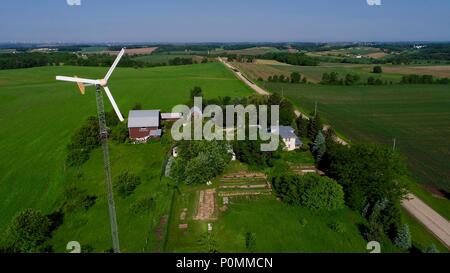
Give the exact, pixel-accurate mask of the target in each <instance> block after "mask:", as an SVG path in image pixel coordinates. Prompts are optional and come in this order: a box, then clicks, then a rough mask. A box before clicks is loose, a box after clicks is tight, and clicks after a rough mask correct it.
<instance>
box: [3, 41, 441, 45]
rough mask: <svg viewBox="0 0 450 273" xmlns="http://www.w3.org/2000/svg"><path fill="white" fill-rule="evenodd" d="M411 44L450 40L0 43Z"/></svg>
mask: <svg viewBox="0 0 450 273" xmlns="http://www.w3.org/2000/svg"><path fill="white" fill-rule="evenodd" d="M395 43H399V44H411V43H424V44H435V43H450V40H434V41H433V40H429V41H414V40H404V41H255V42H249V41H221V42H217V41H211V42H201V41H199V42H195V41H192V42H164V41H162V42H129V41H117V42H110V41H106V42H57V41H43V42H41V41H30V42H19V41H18V42H1V41H0V45H46V44H47V45H164V44H171V45H177V44H178V45H196V44H395Z"/></svg>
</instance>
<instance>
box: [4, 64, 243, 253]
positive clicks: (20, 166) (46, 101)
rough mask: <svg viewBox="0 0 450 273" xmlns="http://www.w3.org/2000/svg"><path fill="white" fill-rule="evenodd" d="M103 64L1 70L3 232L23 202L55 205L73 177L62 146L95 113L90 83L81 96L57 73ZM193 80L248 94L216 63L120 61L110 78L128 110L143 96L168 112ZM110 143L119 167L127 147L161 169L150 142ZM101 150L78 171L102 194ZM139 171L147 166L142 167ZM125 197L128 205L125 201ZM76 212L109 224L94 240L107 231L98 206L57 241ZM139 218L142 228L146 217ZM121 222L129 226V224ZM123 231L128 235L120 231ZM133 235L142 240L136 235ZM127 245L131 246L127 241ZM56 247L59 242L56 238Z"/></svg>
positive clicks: (93, 73)
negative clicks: (135, 64)
mask: <svg viewBox="0 0 450 273" xmlns="http://www.w3.org/2000/svg"><path fill="white" fill-rule="evenodd" d="M106 71H107V68H93V67H41V68H32V69H20V70H4V71H0V115H1V118H0V124H1V125H2V126H1V129H0V137H1V139H2V143H1V144H0V154H1V157H0V173H1V176H0V200H2V206H1V207H0V215H1V216H2V217H1V218H0V232H3V231H4V229H5V227H6V226H7V224H8V223H9V221H10V220H11V218H12V217H13V216H14V215H15V214H16V213H17V212H18V211H20V210H22V209H24V208H29V207H31V208H36V209H39V210H42V211H43V212H45V213H50V212H52V211H53V210H54V209H55V208H56V206H57V204H58V201H59V198H60V197H61V193H62V191H63V189H64V186H65V185H67V184H68V183H69V182H70V180H71V178H70V170H68V169H67V168H66V167H65V164H64V162H65V157H66V146H67V144H68V143H69V141H70V138H71V136H72V134H73V132H74V131H75V130H76V129H77V128H78V127H80V126H81V125H82V124H83V122H84V121H85V120H86V118H87V117H88V116H92V115H96V106H95V95H94V90H93V89H92V87H91V88H88V89H87V94H86V95H85V96H81V95H80V94H79V91H78V89H77V86H76V85H75V84H70V83H63V82H56V81H55V76H56V75H68V76H71V75H77V76H79V77H88V78H101V77H103V76H104V75H105V74H106ZM197 85H198V86H201V87H202V88H203V91H204V94H205V97H207V98H215V97H217V96H226V95H228V96H246V95H248V94H250V93H251V91H250V90H249V89H248V88H247V87H246V86H245V85H244V84H243V83H241V82H240V81H238V80H236V78H235V77H234V76H233V74H232V73H231V72H230V71H228V70H227V69H225V68H224V67H223V66H222V65H221V64H219V63H210V64H204V65H189V66H183V67H158V68H149V69H133V68H118V69H117V70H116V72H115V73H114V74H113V76H112V78H111V82H110V88H111V90H112V92H113V94H114V96H115V99H116V101H117V103H118V105H119V107H120V109H121V111H122V113H123V114H125V115H127V114H128V110H130V109H131V107H132V106H133V105H134V104H135V103H141V104H142V106H143V107H144V108H146V109H161V110H164V111H170V110H171V109H172V106H174V105H175V104H179V103H185V102H186V101H187V100H188V99H189V90H190V89H191V88H192V87H193V86H197ZM105 105H106V107H107V110H111V107H110V105H109V103H108V102H107V100H106V98H105ZM112 148H113V149H112V155H113V157H115V158H118V159H117V160H118V162H117V163H116V166H117V169H120V168H122V166H127V164H129V162H132V161H129V158H132V157H130V154H132V153H135V156H136V160H137V162H144V161H145V159H148V164H153V163H154V164H155V166H156V165H158V167H157V169H158V171H159V170H160V167H159V166H160V163H158V162H155V161H154V160H153V159H152V153H153V150H152V149H150V150H145V151H143V152H142V153H143V154H139V153H137V152H136V151H135V150H134V149H136V148H134V147H112ZM142 149H147V147H143V148H142ZM160 149H162V148H156V147H155V151H154V152H155V153H156V154H158V155H160V154H161V153H162V151H161V150H160ZM98 153H99V151H98V150H97V151H95V152H94V154H93V158H95V159H96V160H94V161H89V162H88V163H87V165H86V166H83V172H85V173H86V175H89V176H90V177H92V178H90V179H89V181H93V183H95V186H94V185H92V187H93V188H92V190H95V191H96V192H98V193H99V194H100V193H101V187H102V183H103V182H102V181H103V180H102V175H103V170H102V168H101V164H100V163H101V161H100V160H101V157H100V156H99V154H98ZM115 153H117V154H115ZM119 159H120V160H119ZM158 160H159V159H158ZM161 160H162V159H161ZM119 161H120V162H119ZM152 162H153V163H152ZM99 164H100V165H99ZM91 168H92V169H91ZM137 171H139V172H144V171H143V170H141V169H139V170H137ZM114 175H117V172H116V171H115V170H113V176H114ZM86 183H87V182H86ZM89 183H90V182H89ZM154 183H155V180H154V179H153V178H149V179H147V180H146V182H145V183H143V185H141V186H140V187H141V188H140V189H139V190H140V191H145V188H146V186H145V185H149V186H148V188H149V192H150V191H151V189H152V187H153V186H154V187H155V189H157V188H158V187H156V186H155V185H153V184H154ZM152 185H153V186H152ZM85 186H87V185H85ZM124 203H125V206H128V204H127V203H126V202H124ZM119 205H120V202H119ZM101 207H102V200H100V199H99V200H98V205H96V206H95V207H93V208H92V210H93V211H98V213H99V215H100V213H103V214H104V215H103V216H104V217H107V210H106V208H104V209H102V208H101ZM119 213H122V212H119ZM119 217H120V216H119ZM81 218H83V219H84V218H87V219H88V224H86V227H84V230H87V229H89V227H92V226H93V225H94V222H95V221H98V223H101V225H102V226H101V227H99V229H100V228H102V229H105V230H106V232H105V234H104V235H103V234H102V235H99V239H98V240H103V239H106V238H109V237H108V236H109V234H110V232H109V226H108V225H105V226H103V224H105V223H107V222H105V223H103V222H101V221H103V220H105V219H106V218H105V219H97V217H96V213H95V212H93V214H92V215H91V214H89V215H86V216H83V217H79V218H77V217H76V216H74V218H73V219H72V218H71V219H69V220H68V222H67V223H68V225H69V226H64V227H63V228H62V230H61V234H58V235H57V236H56V238H55V242H58V244H59V243H63V241H64V240H66V239H67V240H75V239H76V238H66V236H64V234H67V237H70V236H71V235H73V234H76V233H77V232H80V231H78V230H76V229H75V227H74V229H72V228H70V225H72V223H73V225H75V226H76V223H78V224H79V223H82V222H83V221H84V220H83V221H82V219H81ZM80 219H81V220H80ZM106 220H107V219H106ZM127 220H129V219H127V218H126V217H122V218H120V219H119V225H122V224H121V223H123V222H122V221H127ZM147 220H148V219H147ZM147 220H145V221H147ZM89 221H94V222H92V223H91V222H89ZM136 221H138V220H136ZM130 222H132V221H131V220H130ZM141 224H142V225H141V227H142V226H143V223H141ZM83 225H84V224H83ZM121 228H122V230H126V229H127V227H121ZM81 231H83V229H81ZM78 234H80V233H78ZM86 234H88V233H86ZM124 234H126V232H125V231H124ZM86 236H87V238H86V240H88V239H90V238H91V239H95V238H94V237H96V236H95V235H94V233H89V235H86ZM121 236H122V235H121ZM123 236H125V237H126V236H127V235H123ZM135 239H136V240H138V239H139V240H143V239H142V238H141V237H139V238H137V237H136V238H135ZM95 240H97V239H95ZM88 241H89V240H88ZM95 242H97V241H95ZM108 242H109V241H108ZM106 244H107V242H106V243H98V246H97V243H95V245H94V247H98V248H99V249H101V250H103V249H104V248H105V247H106ZM129 244H130V245H131V242H130V243H129ZM138 246H141V244H136V247H138ZM124 248H125V249H126V250H133V251H138V250H140V249H136V248H131V247H127V243H124ZM56 249H58V250H61V249H63V248H62V247H61V245H60V244H59V245H58V246H57V247H56ZM96 250H98V249H96Z"/></svg>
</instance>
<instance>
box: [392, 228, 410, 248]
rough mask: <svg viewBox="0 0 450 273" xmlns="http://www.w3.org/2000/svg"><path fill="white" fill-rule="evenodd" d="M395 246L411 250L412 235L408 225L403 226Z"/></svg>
mask: <svg viewBox="0 0 450 273" xmlns="http://www.w3.org/2000/svg"><path fill="white" fill-rule="evenodd" d="M394 244H395V245H396V246H398V247H399V248H401V249H405V250H408V249H410V248H411V246H412V242H411V234H410V233H409V226H408V225H407V224H405V225H403V227H402V228H401V229H400V230H399V231H398V234H397V237H395V239H394Z"/></svg>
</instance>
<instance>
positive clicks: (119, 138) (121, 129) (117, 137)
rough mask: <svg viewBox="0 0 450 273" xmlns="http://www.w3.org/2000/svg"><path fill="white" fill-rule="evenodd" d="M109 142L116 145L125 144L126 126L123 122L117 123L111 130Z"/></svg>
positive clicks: (126, 136) (126, 137)
mask: <svg viewBox="0 0 450 273" xmlns="http://www.w3.org/2000/svg"><path fill="white" fill-rule="evenodd" d="M109 136H110V138H111V140H114V141H115V142H117V143H125V142H126V141H127V140H128V126H127V124H126V123H125V122H123V123H119V124H117V125H116V126H114V127H113V128H112V129H111V133H110V134H109Z"/></svg>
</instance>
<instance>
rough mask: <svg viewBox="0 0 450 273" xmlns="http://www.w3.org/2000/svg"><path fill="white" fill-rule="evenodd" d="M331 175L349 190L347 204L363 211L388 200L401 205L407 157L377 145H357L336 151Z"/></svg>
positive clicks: (403, 194)
mask: <svg viewBox="0 0 450 273" xmlns="http://www.w3.org/2000/svg"><path fill="white" fill-rule="evenodd" d="M330 160H331V163H330V169H329V173H330V175H331V176H332V177H333V178H335V179H336V180H337V181H338V182H339V183H340V184H342V185H343V186H344V189H345V191H346V198H347V203H348V205H349V206H351V207H352V208H355V209H357V210H360V211H361V210H362V209H363V208H364V207H365V206H366V205H367V204H368V203H369V204H375V203H376V202H378V201H379V200H383V199H388V200H389V201H391V202H394V203H396V204H397V203H400V201H401V199H402V198H403V197H404V196H405V194H406V191H405V188H406V185H405V184H404V182H403V180H402V179H401V178H402V176H404V175H405V174H406V165H405V161H404V158H403V157H402V156H401V155H400V154H399V153H398V152H396V151H392V150H391V149H389V148H387V147H384V146H379V145H373V144H356V145H352V146H351V147H339V148H336V149H333V154H332V155H331V159H330Z"/></svg>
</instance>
